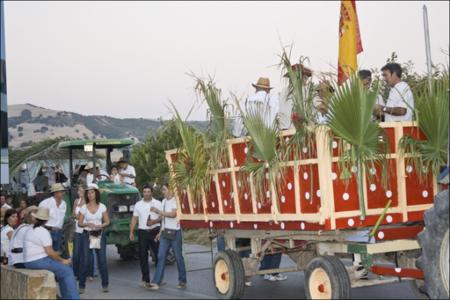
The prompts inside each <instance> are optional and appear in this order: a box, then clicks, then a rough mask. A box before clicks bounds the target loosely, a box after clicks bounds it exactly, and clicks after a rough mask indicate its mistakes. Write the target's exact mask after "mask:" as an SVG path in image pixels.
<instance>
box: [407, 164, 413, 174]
mask: <svg viewBox="0 0 450 300" xmlns="http://www.w3.org/2000/svg"><path fill="white" fill-rule="evenodd" d="M412 171H413V167H412V166H411V165H407V166H406V172H407V173H412Z"/></svg>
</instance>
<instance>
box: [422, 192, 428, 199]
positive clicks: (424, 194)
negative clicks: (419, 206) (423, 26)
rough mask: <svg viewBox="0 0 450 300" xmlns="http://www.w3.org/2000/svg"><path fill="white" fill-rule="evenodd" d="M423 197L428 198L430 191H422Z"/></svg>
mask: <svg viewBox="0 0 450 300" xmlns="http://www.w3.org/2000/svg"><path fill="white" fill-rule="evenodd" d="M422 197H424V198H426V197H428V191H427V190H424V191H422Z"/></svg>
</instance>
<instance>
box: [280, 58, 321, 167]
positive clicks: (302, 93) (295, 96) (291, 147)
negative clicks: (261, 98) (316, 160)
mask: <svg viewBox="0 0 450 300" xmlns="http://www.w3.org/2000/svg"><path fill="white" fill-rule="evenodd" d="M289 56H290V55H289V54H288V53H287V52H286V50H285V49H283V53H282V54H281V62H280V66H281V68H282V71H283V73H285V74H286V75H285V76H286V77H288V80H289V93H288V100H290V101H291V102H292V114H291V116H290V117H291V120H292V123H293V125H294V127H295V134H294V135H293V136H292V137H291V138H290V140H289V143H288V147H287V153H294V159H296V160H298V159H299V153H300V151H301V149H302V148H303V147H305V146H306V147H308V148H309V149H312V146H313V145H312V143H313V140H314V139H313V134H314V129H315V127H316V126H315V120H316V110H315V109H314V103H313V99H314V96H315V90H314V85H313V83H312V82H306V81H305V79H306V78H304V76H305V75H304V74H303V72H302V70H300V69H296V70H294V69H293V68H292V63H291V60H290V58H289ZM305 61H306V58H302V57H301V58H300V60H299V62H298V64H299V65H303V64H304V62H305Z"/></svg>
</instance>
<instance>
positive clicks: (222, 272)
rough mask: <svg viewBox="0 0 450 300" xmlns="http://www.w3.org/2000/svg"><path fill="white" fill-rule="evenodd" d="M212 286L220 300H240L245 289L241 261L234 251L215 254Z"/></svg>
mask: <svg viewBox="0 0 450 300" xmlns="http://www.w3.org/2000/svg"><path fill="white" fill-rule="evenodd" d="M214 285H215V286H216V290H217V293H218V295H219V298H220V299H240V298H241V297H242V294H243V293H244V288H245V272H244V266H243V264H242V260H241V258H240V257H239V254H237V253H236V252H235V251H232V250H226V251H220V252H219V253H217V255H216V257H215V259H214Z"/></svg>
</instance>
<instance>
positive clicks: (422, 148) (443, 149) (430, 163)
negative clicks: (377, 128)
mask: <svg viewBox="0 0 450 300" xmlns="http://www.w3.org/2000/svg"><path fill="white" fill-rule="evenodd" d="M414 100H415V106H416V107H415V111H416V119H417V122H418V125H419V128H420V130H421V131H422V132H423V134H424V135H425V137H426V139H425V140H420V139H418V136H415V137H413V136H408V135H405V136H403V137H402V138H401V140H400V141H399V149H400V153H401V154H402V156H403V157H404V156H405V153H407V152H409V153H410V154H411V157H410V158H408V159H409V160H410V161H411V160H412V162H413V164H414V167H415V170H416V171H417V172H418V174H419V178H420V180H424V179H425V178H427V175H428V174H429V172H432V174H433V175H434V176H437V175H438V174H439V172H440V168H441V167H442V166H445V165H447V164H448V124H449V123H448V121H449V118H448V113H449V111H448V105H449V73H448V68H447V71H446V72H444V73H443V74H442V75H441V77H440V78H437V79H436V78H433V79H432V84H431V89H430V88H424V89H420V90H418V91H417V93H416V94H415V95H414Z"/></svg>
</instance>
